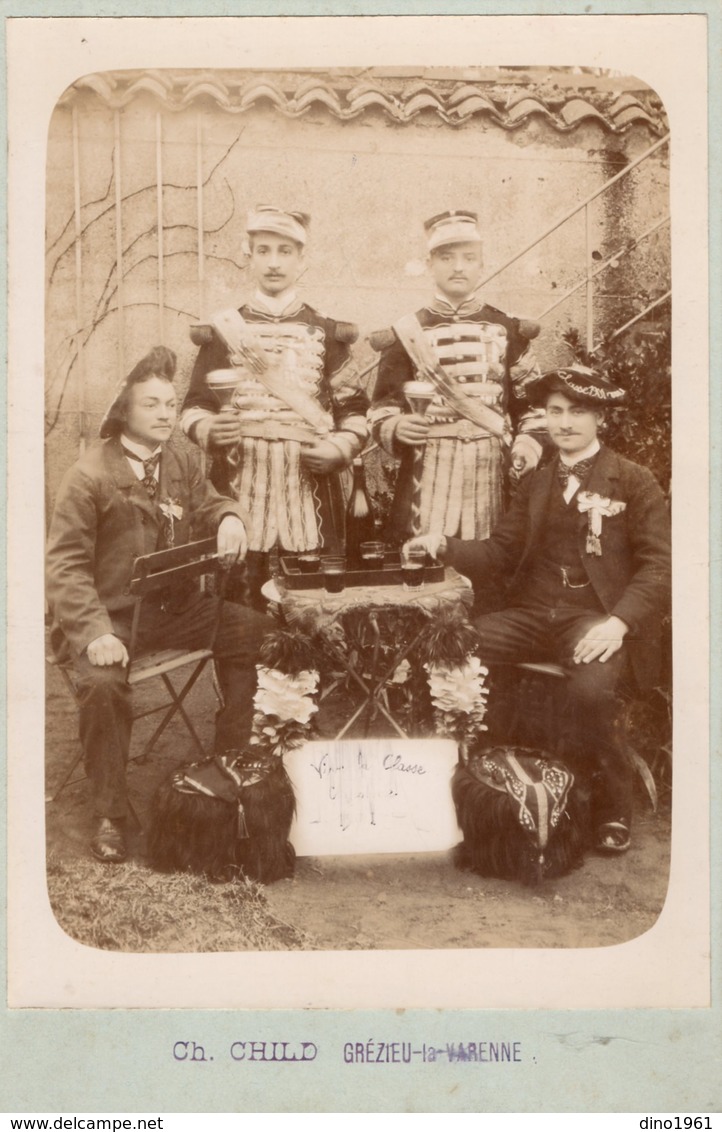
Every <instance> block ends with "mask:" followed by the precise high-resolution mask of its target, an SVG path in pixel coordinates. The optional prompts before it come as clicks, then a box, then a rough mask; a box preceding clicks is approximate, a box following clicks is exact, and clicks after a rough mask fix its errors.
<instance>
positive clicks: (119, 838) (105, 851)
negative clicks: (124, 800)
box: [90, 818, 128, 865]
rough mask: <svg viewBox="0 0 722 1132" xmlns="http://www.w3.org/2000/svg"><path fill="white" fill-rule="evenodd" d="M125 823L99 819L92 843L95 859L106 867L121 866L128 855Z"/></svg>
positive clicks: (120, 820) (116, 820)
mask: <svg viewBox="0 0 722 1132" xmlns="http://www.w3.org/2000/svg"><path fill="white" fill-rule="evenodd" d="M124 825H125V823H124V821H123V819H121V818H99V820H98V828H97V830H96V832H95V837H94V838H93V839H92V841H91V842H90V850H91V852H92V854H93V856H94V857H97V858H98V860H99V861H103V862H104V863H105V864H106V865H119V864H120V862H121V861H124V860H125V858H126V857H127V855H128V848H127V846H126V843H125V828H124Z"/></svg>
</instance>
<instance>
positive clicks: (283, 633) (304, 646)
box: [260, 629, 320, 676]
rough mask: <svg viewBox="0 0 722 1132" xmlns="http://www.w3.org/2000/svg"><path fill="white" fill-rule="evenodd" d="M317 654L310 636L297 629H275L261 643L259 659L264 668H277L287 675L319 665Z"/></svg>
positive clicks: (295, 674) (293, 674) (296, 673)
mask: <svg viewBox="0 0 722 1132" xmlns="http://www.w3.org/2000/svg"><path fill="white" fill-rule="evenodd" d="M319 659H320V658H319V654H318V649H317V647H316V645H315V644H314V642H313V640H312V639H311V637H309V636H306V635H305V634H303V633H299V632H298V631H297V630H293V631H291V630H289V629H276V630H274V631H273V632H271V633H269V634H268V635H267V636H266V637H265V639H264V641H263V644H262V645H261V650H260V660H261V664H263V665H265V667H266V668H277V669H279V670H280V671H281V672H286V673H288V675H289V676H297V675H298V673H299V672H307V671H309V670H312V669H316V668H318V667H319Z"/></svg>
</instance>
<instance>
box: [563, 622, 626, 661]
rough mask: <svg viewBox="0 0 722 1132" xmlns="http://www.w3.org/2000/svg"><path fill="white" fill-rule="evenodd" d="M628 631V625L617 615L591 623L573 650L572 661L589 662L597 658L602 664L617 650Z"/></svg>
mask: <svg viewBox="0 0 722 1132" xmlns="http://www.w3.org/2000/svg"><path fill="white" fill-rule="evenodd" d="M628 632H629V626H628V625H627V624H626V623H625V622H624V621H622V620H621V618H619V617H608V618H607V620H606V621H600V622H599V624H598V625H592V627H591V629H589V630H588V632H587V634H586V636H584V637H582V639H581V641H580V642H579V644H578V645H577V647H576V648H575V650H574V663H575V664H589V663H590V661H592V660H598V661H600V662H601V663H602V664H604V661H605V660H609V658H610V656H614V654H615V652H619V650H620V649H621V647H622V644H623V642H624V638H625V637H626V635H627V633H628Z"/></svg>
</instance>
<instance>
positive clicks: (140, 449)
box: [120, 432, 163, 460]
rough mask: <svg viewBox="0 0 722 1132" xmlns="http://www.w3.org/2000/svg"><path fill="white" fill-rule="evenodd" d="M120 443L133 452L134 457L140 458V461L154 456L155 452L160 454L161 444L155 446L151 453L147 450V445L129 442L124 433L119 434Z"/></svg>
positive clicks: (133, 441)
mask: <svg viewBox="0 0 722 1132" xmlns="http://www.w3.org/2000/svg"><path fill="white" fill-rule="evenodd" d="M120 443H121V444H122V445H123V447H124V448H127V449H128V450H129V451H130V452H134V453H135V455H136V456H140V458H141V460H149V459H150V458H151V456H155V454H156V452H160V451H161V449H162V447H163V446H162V444H156V446H155V448H154V449H153V450H152V452H151V451H149V450H148V447H147V445H145V444H138V442H137V441H135V440H129V439H128V437H127V436H126V435H125V433H124V432H121V434H120Z"/></svg>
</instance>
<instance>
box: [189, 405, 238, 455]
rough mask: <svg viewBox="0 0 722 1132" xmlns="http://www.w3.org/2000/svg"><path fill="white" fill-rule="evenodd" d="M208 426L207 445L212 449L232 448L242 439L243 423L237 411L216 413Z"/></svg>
mask: <svg viewBox="0 0 722 1132" xmlns="http://www.w3.org/2000/svg"><path fill="white" fill-rule="evenodd" d="M199 423H202V422H199ZM197 427H198V426H197ZM206 428H207V430H208V431H207V437H206V447H208V448H211V449H213V448H231V447H232V446H233V445H234V444H238V441H239V440H240V439H241V424H240V421H239V419H238V415H237V414H236V413H230V412H229V413H216V415H215V417H212V418H211V419H210V420H209V421H208V423H207V425H206Z"/></svg>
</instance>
